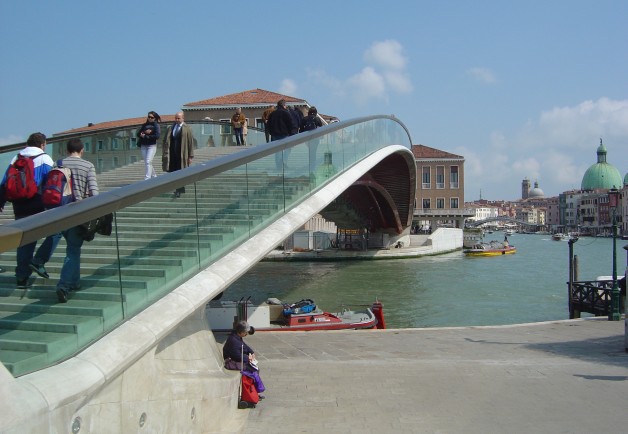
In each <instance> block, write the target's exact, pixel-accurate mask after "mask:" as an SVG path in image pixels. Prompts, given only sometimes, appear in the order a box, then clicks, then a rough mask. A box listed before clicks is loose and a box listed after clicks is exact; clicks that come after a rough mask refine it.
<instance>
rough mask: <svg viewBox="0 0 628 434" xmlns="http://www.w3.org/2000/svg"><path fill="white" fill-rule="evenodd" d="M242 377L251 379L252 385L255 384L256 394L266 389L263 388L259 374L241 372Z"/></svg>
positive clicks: (255, 372)
mask: <svg viewBox="0 0 628 434" xmlns="http://www.w3.org/2000/svg"><path fill="white" fill-rule="evenodd" d="M242 375H246V376H247V377H249V378H252V379H253V384H255V390H257V393H262V392H263V391H264V390H266V387H264V383H262V379H261V378H260V376H259V372H257V371H253V372H250V371H242Z"/></svg>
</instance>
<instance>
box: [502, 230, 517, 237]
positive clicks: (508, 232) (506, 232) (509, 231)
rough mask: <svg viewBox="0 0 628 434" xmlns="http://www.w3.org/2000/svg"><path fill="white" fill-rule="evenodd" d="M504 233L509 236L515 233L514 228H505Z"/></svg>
mask: <svg viewBox="0 0 628 434" xmlns="http://www.w3.org/2000/svg"><path fill="white" fill-rule="evenodd" d="M504 234H505V235H506V236H508V237H509V236H511V235H514V234H515V230H514V229H506V230H504Z"/></svg>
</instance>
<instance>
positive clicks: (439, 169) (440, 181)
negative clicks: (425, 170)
mask: <svg viewBox="0 0 628 434" xmlns="http://www.w3.org/2000/svg"><path fill="white" fill-rule="evenodd" d="M436 188H445V166H436Z"/></svg>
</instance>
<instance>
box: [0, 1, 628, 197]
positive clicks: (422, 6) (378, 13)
mask: <svg viewBox="0 0 628 434" xmlns="http://www.w3.org/2000/svg"><path fill="white" fill-rule="evenodd" d="M627 22H628V2H627V1H625V0H615V1H611V0H597V1H595V2H594V1H583V0H555V1H552V0H544V1H541V0H528V1H520V0H513V1H509V2H503V1H497V0H495V1H487V0H476V1H465V0H460V1H447V0H443V1H427V0H398V1H392V2H367V1H364V0H361V1H358V0H344V1H327V0H318V1H316V2H307V3H306V2H294V1H292V2H288V1H275V0H265V1H264V2H253V1H248V0H239V1H238V2H235V3H234V2H231V3H225V2H209V1H207V0H188V1H186V0H180V1H177V2H173V1H162V0H152V1H150V2H149V1H144V0H137V1H120V0H108V1H98V2H95V1H92V0H80V1H77V0H64V1H62V2H45V1H36V0H21V1H14V0H0V37H1V40H2V41H3V43H2V45H1V46H0V59H2V61H1V62H0V145H3V144H10V143H16V142H19V141H24V140H26V138H27V137H28V135H29V134H30V133H32V132H35V131H42V132H44V133H45V134H47V135H52V134H54V133H58V132H61V131H65V130H68V129H72V128H77V127H81V126H84V125H87V124H88V123H89V122H93V123H98V122H105V121H110V120H117V119H126V118H131V117H141V116H144V115H145V113H146V112H147V111H149V110H155V111H157V112H158V113H160V114H173V113H175V112H176V111H177V110H179V109H180V108H181V107H182V106H183V105H184V104H186V103H189V102H194V101H199V100H203V99H208V98H212V97H216V96H221V95H226V94H230V93H236V92H241V91H245V90H249V89H255V88H260V89H265V90H269V91H273V92H278V93H282V94H286V95H290V96H294V97H297V98H302V99H305V100H306V101H308V103H309V104H311V105H315V106H316V107H317V108H318V111H319V112H320V113H324V114H327V115H333V116H337V117H339V118H340V119H350V118H356V117H361V116H369V115H377V114H387V115H390V114H393V115H395V116H396V117H397V118H398V119H400V120H401V121H402V122H403V123H404V124H405V125H406V127H407V128H408V130H409V131H410V134H411V138H412V143H413V144H417V145H418V144H422V145H426V146H430V147H433V148H437V149H441V150H443V151H447V152H450V153H453V154H457V155H461V156H463V157H464V158H465V200H466V201H472V200H477V199H479V198H480V197H482V198H484V199H489V200H502V199H503V200H515V199H518V198H520V196H521V181H522V180H523V179H524V178H528V179H529V180H530V181H531V182H532V184H534V182H538V183H539V187H540V188H541V189H542V190H543V191H544V192H545V195H546V196H556V195H558V194H559V193H561V192H563V191H566V190H571V189H578V188H579V187H580V183H581V180H582V176H583V174H584V172H585V171H586V169H587V168H588V167H589V166H591V165H592V164H594V163H595V162H596V161H597V160H596V159H597V156H596V149H597V147H598V146H599V143H600V139H602V140H603V142H604V144H605V146H606V148H607V150H608V162H609V163H611V164H613V165H614V166H615V167H617V169H618V170H619V172H620V173H621V175H622V177H623V176H625V175H626V173H627V172H628V25H626V23H627Z"/></svg>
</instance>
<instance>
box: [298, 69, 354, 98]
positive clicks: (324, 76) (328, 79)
mask: <svg viewBox="0 0 628 434" xmlns="http://www.w3.org/2000/svg"><path fill="white" fill-rule="evenodd" d="M306 74H307V79H308V80H309V81H312V82H313V83H314V84H316V85H318V86H322V87H324V88H326V89H328V90H329V91H330V92H331V94H332V95H334V96H344V95H345V94H346V92H345V86H344V83H343V82H342V80H339V79H337V78H336V77H332V76H331V75H329V74H328V73H327V71H325V70H324V69H321V68H308V69H306Z"/></svg>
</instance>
